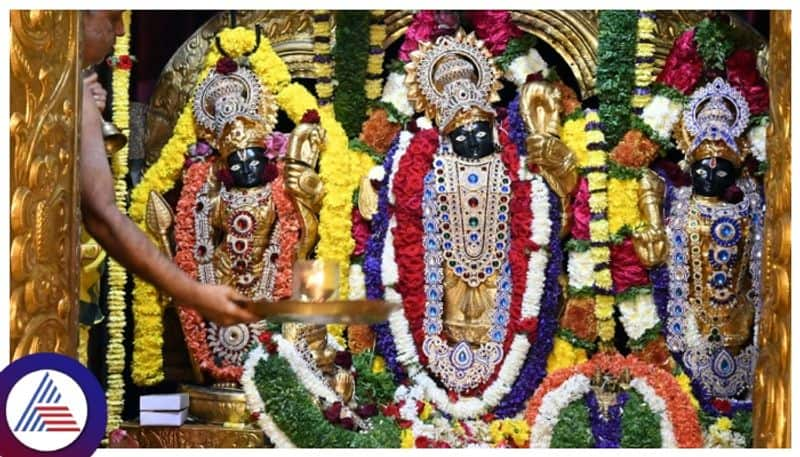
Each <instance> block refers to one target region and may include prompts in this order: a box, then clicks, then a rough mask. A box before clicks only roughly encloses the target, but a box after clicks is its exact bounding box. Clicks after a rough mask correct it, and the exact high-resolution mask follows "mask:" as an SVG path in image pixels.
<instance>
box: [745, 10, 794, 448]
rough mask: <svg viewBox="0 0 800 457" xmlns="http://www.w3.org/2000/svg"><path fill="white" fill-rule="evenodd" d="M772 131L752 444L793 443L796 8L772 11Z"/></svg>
mask: <svg viewBox="0 0 800 457" xmlns="http://www.w3.org/2000/svg"><path fill="white" fill-rule="evenodd" d="M769 31H770V43H769V64H768V65H769V76H770V78H769V90H770V119H771V123H770V125H769V128H768V133H767V157H768V162H769V171H768V172H767V175H766V177H765V189H764V190H765V194H766V200H767V213H766V218H765V220H766V221H767V224H765V227H764V253H763V258H764V265H763V279H762V291H763V292H762V293H763V297H764V304H763V309H762V312H761V323H760V328H759V335H758V346H759V348H760V352H759V359H758V365H757V366H756V375H755V378H756V379H755V385H754V388H753V444H754V445H755V446H756V447H785V448H788V447H790V446H791V436H790V433H791V432H790V431H791V428H792V427H791V425H792V424H791V409H790V408H791V404H792V401H791V400H792V398H791V390H790V389H791V384H790V381H789V380H790V377H789V376H790V364H791V360H792V357H791V321H792V319H791V299H790V297H791V289H790V283H789V278H790V277H791V266H790V262H791V251H792V244H791V243H792V241H791V238H792V231H791V230H792V229H791V223H792V213H791V205H792V198H791V195H792V191H791V185H792V175H791V169H792V167H791V162H792V153H791V120H792V118H791V103H790V101H791V96H792V78H791V67H790V62H791V56H792V49H791V38H792V35H791V13H790V12H789V11H772V12H771V13H770V25H769Z"/></svg>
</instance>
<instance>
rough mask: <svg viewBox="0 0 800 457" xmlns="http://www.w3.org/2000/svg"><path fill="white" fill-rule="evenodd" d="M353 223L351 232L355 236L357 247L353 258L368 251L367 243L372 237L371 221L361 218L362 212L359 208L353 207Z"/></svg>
mask: <svg viewBox="0 0 800 457" xmlns="http://www.w3.org/2000/svg"><path fill="white" fill-rule="evenodd" d="M351 221H352V223H353V226H352V228H351V230H350V231H351V234H352V235H353V240H355V242H356V246H355V248H353V256H359V255H362V254H364V252H365V251H366V250H367V241H368V240H369V236H370V227H369V221H368V220H366V219H364V218H363V217H362V216H361V211H359V210H358V208H357V207H353V212H352V214H351Z"/></svg>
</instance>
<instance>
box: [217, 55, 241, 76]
mask: <svg viewBox="0 0 800 457" xmlns="http://www.w3.org/2000/svg"><path fill="white" fill-rule="evenodd" d="M238 69H239V65H238V64H237V63H236V61H235V60H233V59H231V58H230V57H220V59H219V60H217V65H216V66H215V67H214V70H216V72H217V73H219V74H222V75H229V74H231V73H233V72H234V71H236V70H238Z"/></svg>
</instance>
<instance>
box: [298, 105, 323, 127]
mask: <svg viewBox="0 0 800 457" xmlns="http://www.w3.org/2000/svg"><path fill="white" fill-rule="evenodd" d="M300 123H301V124H319V113H318V112H317V110H315V109H310V110H308V111H306V112H305V113H304V114H303V118H302V119H300Z"/></svg>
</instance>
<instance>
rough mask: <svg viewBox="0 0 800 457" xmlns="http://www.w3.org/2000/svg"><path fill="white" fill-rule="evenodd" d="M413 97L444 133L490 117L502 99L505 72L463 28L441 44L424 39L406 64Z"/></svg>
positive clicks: (441, 41)
mask: <svg viewBox="0 0 800 457" xmlns="http://www.w3.org/2000/svg"><path fill="white" fill-rule="evenodd" d="M405 68H406V85H407V86H408V99H409V100H410V101H411V102H412V103H413V104H414V108H415V109H416V110H417V111H423V112H424V113H425V115H426V116H428V117H429V118H432V119H435V120H436V124H437V125H438V126H439V128H440V129H442V131H443V132H444V133H449V132H451V131H453V130H454V129H456V128H458V127H459V126H460V125H463V124H465V123H467V122H474V121H476V120H490V119H493V118H494V115H495V111H494V109H493V108H492V102H495V101H497V100H499V97H498V95H497V91H498V90H499V89H500V87H501V84H500V72H499V71H498V70H497V67H495V65H494V62H493V61H492V55H491V53H490V52H489V51H488V50H487V49H486V48H485V47H484V46H483V42H482V41H480V40H478V39H477V38H476V37H475V35H474V34H472V33H470V34H469V35H466V34H465V33H464V31H463V30H459V31H458V32H456V35H455V36H442V37H439V38H438V39H437V40H436V43H435V44H433V43H430V42H423V43H420V46H419V49H417V50H416V51H414V52H413V53H411V62H409V63H408V64H406V67H405Z"/></svg>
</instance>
